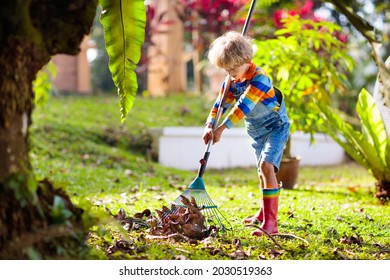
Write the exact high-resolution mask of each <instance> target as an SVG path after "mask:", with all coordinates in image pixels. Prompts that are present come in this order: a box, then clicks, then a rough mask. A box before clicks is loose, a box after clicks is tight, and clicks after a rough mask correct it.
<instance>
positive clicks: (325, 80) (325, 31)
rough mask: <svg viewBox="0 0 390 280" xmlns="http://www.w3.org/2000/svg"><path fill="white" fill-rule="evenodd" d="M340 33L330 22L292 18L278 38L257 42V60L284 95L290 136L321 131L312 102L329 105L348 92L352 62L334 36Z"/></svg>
mask: <svg viewBox="0 0 390 280" xmlns="http://www.w3.org/2000/svg"><path fill="white" fill-rule="evenodd" d="M339 31H340V27H339V26H337V25H336V24H333V23H330V22H314V21H312V20H302V19H299V18H298V17H289V18H288V19H286V21H285V27H284V28H283V29H280V30H278V31H276V32H275V35H276V39H269V40H265V41H255V43H256V46H257V51H256V54H255V58H254V61H255V62H256V63H257V64H258V65H260V66H261V67H262V68H263V69H264V70H265V71H266V72H267V73H268V74H269V75H270V76H271V77H272V79H273V82H274V85H275V86H277V87H278V88H280V90H281V91H282V92H283V94H284V100H285V103H286V107H287V110H288V115H289V117H290V120H291V122H292V123H291V133H294V132H295V131H296V130H301V131H303V132H306V133H310V134H311V135H312V134H313V133H314V132H316V131H318V130H319V128H320V127H321V126H322V125H323V120H322V119H321V116H320V114H319V112H318V109H317V107H316V106H315V104H314V102H313V101H314V100H316V101H318V102H320V103H321V104H330V103H331V102H332V99H334V98H335V97H336V95H337V94H340V93H342V92H343V91H344V90H345V85H344V84H343V81H345V75H344V74H343V71H346V70H349V69H351V67H352V60H351V58H350V57H349V56H348V55H347V49H346V48H345V45H344V44H343V43H342V42H341V41H340V40H338V39H337V38H336V36H335V35H334V33H335V32H339ZM331 94H332V96H331Z"/></svg>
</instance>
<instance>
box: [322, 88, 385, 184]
mask: <svg viewBox="0 0 390 280" xmlns="http://www.w3.org/2000/svg"><path fill="white" fill-rule="evenodd" d="M318 106H319V108H320V111H321V113H322V116H323V117H324V120H325V121H326V123H327V124H328V125H329V126H327V127H326V132H327V133H328V134H329V135H331V136H332V138H333V139H334V140H335V141H337V142H338V143H339V144H340V145H341V146H342V147H343V148H344V150H345V151H346V152H347V153H348V154H349V155H350V156H351V157H352V158H353V159H355V160H356V161H357V162H358V163H359V164H361V165H362V166H364V167H365V168H366V169H367V170H369V171H370V172H371V173H372V175H373V176H374V177H375V178H376V179H377V180H378V181H382V180H383V181H390V137H388V135H386V131H385V127H384V123H383V120H382V117H381V114H380V112H379V110H378V108H377V106H376V104H375V101H374V99H373V97H372V96H371V95H370V94H369V93H368V92H367V91H366V90H365V89H363V90H362V91H361V92H360V94H359V100H358V103H357V105H356V111H357V113H358V115H359V118H360V120H361V131H358V130H356V129H354V128H353V127H352V125H350V124H349V123H347V122H345V121H344V120H343V119H342V118H341V117H340V114H339V113H338V112H337V111H335V110H334V109H330V108H327V107H326V106H324V105H321V104H318ZM339 134H341V135H342V136H343V138H344V139H340V137H339Z"/></svg>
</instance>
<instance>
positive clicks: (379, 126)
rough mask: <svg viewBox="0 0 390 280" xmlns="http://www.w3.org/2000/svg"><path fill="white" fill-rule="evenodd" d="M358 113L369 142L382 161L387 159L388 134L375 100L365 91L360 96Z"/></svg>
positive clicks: (357, 106)
mask: <svg viewBox="0 0 390 280" xmlns="http://www.w3.org/2000/svg"><path fill="white" fill-rule="evenodd" d="M356 111H357V113H358V115H359V117H360V121H361V123H362V129H363V130H364V132H365V134H366V136H367V138H368V140H369V141H370V142H371V143H373V144H374V147H375V149H376V152H377V154H378V155H380V158H381V159H384V158H385V152H386V141H387V134H386V129H385V125H384V123H383V120H382V116H381V113H380V111H379V109H378V107H377V106H376V103H375V100H374V98H373V97H372V96H371V94H369V93H368V92H367V91H366V90H365V89H363V90H362V91H361V92H360V94H359V99H358V103H357V105H356Z"/></svg>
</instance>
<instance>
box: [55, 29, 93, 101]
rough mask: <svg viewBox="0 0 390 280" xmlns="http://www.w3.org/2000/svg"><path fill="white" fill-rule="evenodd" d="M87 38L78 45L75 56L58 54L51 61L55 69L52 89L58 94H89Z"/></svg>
mask: <svg viewBox="0 0 390 280" xmlns="http://www.w3.org/2000/svg"><path fill="white" fill-rule="evenodd" d="M88 41H89V37H88V36H86V37H85V38H84V40H83V42H82V43H81V45H80V53H79V54H78V55H77V56H72V55H64V54H58V55H55V56H53V58H52V60H53V62H54V64H55V65H56V67H57V75H56V77H55V79H54V80H53V85H54V87H55V88H56V89H57V90H58V91H60V92H78V93H85V94H87V93H90V92H91V91H92V87H91V73H90V65H89V63H88V60H87V50H88Z"/></svg>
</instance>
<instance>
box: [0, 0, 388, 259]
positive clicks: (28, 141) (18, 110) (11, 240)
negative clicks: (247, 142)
mask: <svg viewBox="0 0 390 280" xmlns="http://www.w3.org/2000/svg"><path fill="white" fill-rule="evenodd" d="M68 2H69V3H67V5H68V6H67V7H65V8H64V6H63V5H59V4H56V3H46V2H45V3H40V1H32V2H31V3H30V1H26V3H23V4H22V3H20V2H13V3H8V4H6V5H5V6H4V11H7V12H5V13H3V14H2V15H1V16H0V17H1V18H2V19H3V21H1V22H0V30H1V32H0V40H1V41H2V44H1V45H2V46H1V47H0V69H2V73H3V75H1V76H0V85H1V86H0V96H1V98H0V201H1V206H0V259H3V260H7V259H11V260H15V259H17V260H27V259H34V260H40V259H43V260H51V259H56V260H57V259H61V260H68V259H73V260H82V259H83V260H84V259H87V260H388V259H389V256H390V222H389V221H390V211H389V210H390V208H389V207H390V204H389V203H388V201H389V198H390V170H389V166H390V137H389V135H390V126H389V123H390V122H389V120H390V118H388V116H389V114H390V113H389V108H390V93H389V84H390V73H389V70H388V69H389V63H390V59H388V57H389V55H390V54H389V53H388V45H389V39H388V38H389V36H388V34H387V33H386V30H387V29H386V28H384V26H386V24H387V25H388V22H386V20H385V19H386V14H385V13H386V4H384V3H383V1H376V0H372V1H368V2H370V3H369V4H367V3H366V2H364V3H360V2H359V1H357V2H356V3H355V2H354V3H352V2H351V3H349V2H348V3H346V2H345V1H335V0H334V1H333V0H329V1H310V0H307V1H293V2H294V3H292V1H282V0H280V1H277V0H271V1H231V0H226V1H184V0H183V1H178V2H180V3H181V4H180V5H181V6H180V7H181V8H182V9H178V8H177V9H174V10H176V12H177V13H178V17H179V18H180V19H181V20H182V22H183V26H184V27H185V30H184V34H185V36H184V40H186V41H185V43H183V44H184V45H185V47H186V48H187V49H190V50H191V56H192V62H191V63H192V67H193V68H192V69H191V70H189V71H188V72H187V74H191V73H192V79H193V88H191V89H190V90H186V91H183V92H173V91H169V90H168V93H166V94H164V95H163V96H156V95H154V94H153V92H152V91H151V90H150V91H149V90H148V88H147V87H146V88H142V86H144V85H141V82H140V81H141V80H142V79H141V78H140V77H141V76H142V75H143V74H142V73H144V72H143V71H145V69H147V68H148V67H150V58H149V57H147V53H146V52H145V46H149V47H150V46H155V45H156V44H155V43H154V41H153V40H155V37H154V36H156V35H158V36H161V34H164V33H165V32H164V31H159V30H157V29H156V25H155V23H156V20H157V23H158V25H157V26H164V27H170V26H171V25H173V24H174V22H172V21H171V20H170V19H166V18H165V17H166V13H165V12H164V11H163V12H162V13H161V14H156V13H157V11H158V9H157V8H156V7H154V6H153V4H151V3H149V1H145V2H144V1H138V0H137V1H127V2H125V3H122V1H106V0H99V1H93V0H91V1H81V2H79V1H74V0H72V1H68ZM151 2H153V1H151ZM178 2H177V3H176V4H178ZM249 2H250V3H249ZM98 4H99V5H98ZM252 4H253V8H254V13H253V18H252V20H249V21H248V22H247V23H250V29H249V34H250V35H251V36H253V37H254V38H255V39H254V40H253V48H254V50H255V55H254V59H253V61H254V62H255V63H256V64H258V65H262V67H263V68H264V70H265V71H266V72H267V73H268V74H269V76H270V77H271V79H272V80H273V81H274V83H275V84H277V87H278V88H280V90H281V91H282V92H283V93H284V100H285V102H286V107H287V111H288V114H289V118H290V125H291V129H290V133H291V134H292V135H293V134H294V133H295V132H297V131H300V132H303V133H305V134H308V135H310V137H311V139H312V145H315V135H316V133H323V134H326V135H328V136H329V138H332V139H333V140H334V141H335V142H337V143H338V144H339V145H340V146H341V147H342V148H343V149H344V151H345V160H344V162H343V163H341V164H338V165H326V166H325V165H324V166H321V165H320V166H300V167H299V174H297V176H298V177H297V178H296V180H295V182H294V186H293V187H291V188H288V187H284V188H281V190H280V196H279V216H278V226H279V233H278V234H268V233H267V232H264V235H263V236H252V235H251V232H252V231H253V230H255V229H260V228H261V225H260V224H259V223H250V224H246V225H245V224H243V223H242V220H243V219H244V218H245V217H246V216H247V215H249V214H254V213H255V212H256V211H257V210H258V207H259V203H260V190H259V179H258V175H257V171H256V168H255V167H252V168H244V167H237V168H228V169H219V168H214V169H213V168H208V169H207V170H205V173H204V175H203V180H204V184H205V189H204V190H202V191H201V194H202V195H203V196H206V195H208V196H210V197H211V198H212V202H208V204H209V205H208V206H210V204H212V205H211V206H212V207H211V209H212V211H218V214H217V218H216V217H215V216H214V217H209V216H207V215H206V213H207V207H206V206H207V205H206V206H205V205H201V204H202V203H201V201H199V200H198V201H197V199H191V197H188V198H187V199H188V201H187V200H185V199H184V198H182V197H181V196H180V195H181V194H183V193H185V192H186V191H188V187H189V186H190V184H191V182H193V180H194V178H196V177H197V173H196V171H194V170H182V169H177V168H172V167H167V166H164V165H162V164H160V163H159V162H158V160H157V155H156V154H155V152H154V150H153V141H155V139H153V135H152V133H151V131H152V129H154V128H164V127H168V126H177V127H203V126H204V123H205V120H206V117H207V114H208V112H209V110H210V108H211V106H212V105H213V102H214V99H215V96H214V95H215V93H213V94H205V93H204V91H205V90H206V89H205V87H204V86H205V85H206V84H207V80H208V79H209V78H210V77H207V75H205V74H204V72H203V71H204V67H202V65H203V66H204V65H206V64H207V62H205V61H202V60H201V58H202V57H205V54H206V52H207V45H208V44H209V43H211V41H212V40H213V38H215V37H216V36H218V35H220V34H222V33H224V32H225V31H226V30H229V29H236V30H241V29H242V25H243V19H245V17H246V15H247V14H250V13H249V11H250V10H251V7H252ZM178 5H179V4H178ZM174 7H176V6H174ZM97 8H98V9H97ZM20 10H23V11H24V13H22V14H23V16H24V17H26V18H27V19H26V18H24V17H23V16H22V15H20V16H15V17H10V16H9V15H19V14H20V13H18V12H16V11H20ZM48 11H49V12H48ZM124 11H126V13H125V12H124ZM218 11H223V12H222V13H219V12H218ZM373 11H374V12H373ZM321 12H323V13H325V14H328V15H329V18H331V19H332V20H325V19H324V18H322V17H321V16H319V15H322V13H321ZM125 14H126V16H124V15H125ZM233 15H234V16H233ZM16 18H17V19H16ZM373 19H374V20H373ZM152 23H153V24H152ZM5 24H8V25H9V26H8V25H7V28H5V27H4V26H3V25H5ZM98 24H102V26H101V27H100V29H98ZM374 24H375V26H374ZM378 27H379V28H378ZM91 28H92V35H93V36H98V35H97V33H99V32H100V33H99V34H100V35H99V36H100V37H99V38H97V37H94V39H95V40H96V41H97V42H98V43H97V45H98V47H99V48H102V49H101V50H100V51H103V52H106V53H105V55H101V56H98V57H97V59H96V60H95V61H93V62H92V63H91V67H92V69H95V71H97V70H99V73H101V72H102V70H104V69H103V68H104V67H105V68H106V69H107V71H108V70H109V74H108V76H107V73H106V75H105V76H104V77H103V76H98V77H94V78H93V80H94V81H95V82H94V90H93V93H91V94H88V95H80V94H78V93H76V92H67V94H64V93H58V92H56V91H53V90H52V85H51V83H50V76H51V75H52V74H53V73H54V72H55V70H53V68H52V66H51V64H50V63H49V64H47V63H48V62H49V61H50V59H51V57H52V56H53V55H55V54H62V53H66V54H70V55H75V54H77V52H78V48H79V44H80V42H81V40H82V38H83V37H84V35H86V34H88V33H89V32H90V30H91ZM59 30H61V32H60V31H59ZM96 30H100V31H99V32H97V33H96V32H95V33H94V31H96ZM378 30H379V31H381V33H380V32H378ZM103 33H104V37H103ZM168 33H169V32H168ZM99 40H100V41H99ZM15 46H16V47H15ZM145 53H146V54H145ZM149 54H150V53H149ZM15 62H16V63H15ZM102 63H103V64H102ZM148 63H149V64H148ZM45 65H48V66H46V67H44V66H45ZM102 65H104V66H102ZM362 65H364V66H365V67H364V68H367V69H369V70H371V72H370V71H368V70H367V71H363V69H362V68H363V67H362ZM188 66H189V65H188ZM42 67H44V68H42ZM164 69H165V68H164ZM165 70H167V71H168V72H169V71H171V70H172V69H171V70H169V68H167V69H165ZM172 71H173V70H172ZM99 75H100V74H99ZM107 77H108V78H107ZM104 79H109V80H110V82H112V84H111V88H110V87H104V88H103V87H102V86H101V85H102V84H100V86H99V83H98V82H99V81H100V82H102V81H103V80H104ZM111 79H112V80H111ZM168 81H169V78H168V77H163V79H162V80H161V81H159V82H160V83H161V85H164V88H165V86H167V88H168V86H169V84H170V83H169V82H168ZM157 82H158V81H156V83H157ZM211 95H212V96H211ZM201 140H202V139H201V135H199V142H200V143H201V142H202V141H201ZM222 141H223V140H222ZM232 148H235V147H232ZM329 153H332V151H329ZM199 156H200V158H201V155H199ZM211 156H213V155H211ZM298 156H299V155H294V154H293V151H292V148H291V145H290V141H288V142H287V145H286V147H285V149H284V155H283V157H284V159H289V160H290V161H291V160H293V159H295V160H297V158H298ZM203 160H205V159H203ZM205 161H206V162H207V159H206V160H205ZM203 162H204V161H203ZM201 164H202V161H201ZM198 175H199V174H198ZM283 181H284V180H283ZM180 198H181V199H180ZM177 199H180V200H181V203H183V204H184V205H185V207H183V208H184V210H183V212H177V213H176V212H174V213H172V214H171V215H169V217H166V216H164V214H165V213H167V211H168V212H169V211H173V210H174V209H173V208H172V207H175V206H174V205H172V202H173V201H177ZM169 209H171V210H169ZM180 211H181V210H180ZM213 213H215V212H213ZM221 217H222V218H223V220H224V221H225V222H224V226H222V227H221V226H220V224H219V223H218V221H217V222H216V219H220V218H221ZM225 225H226V226H225Z"/></svg>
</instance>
